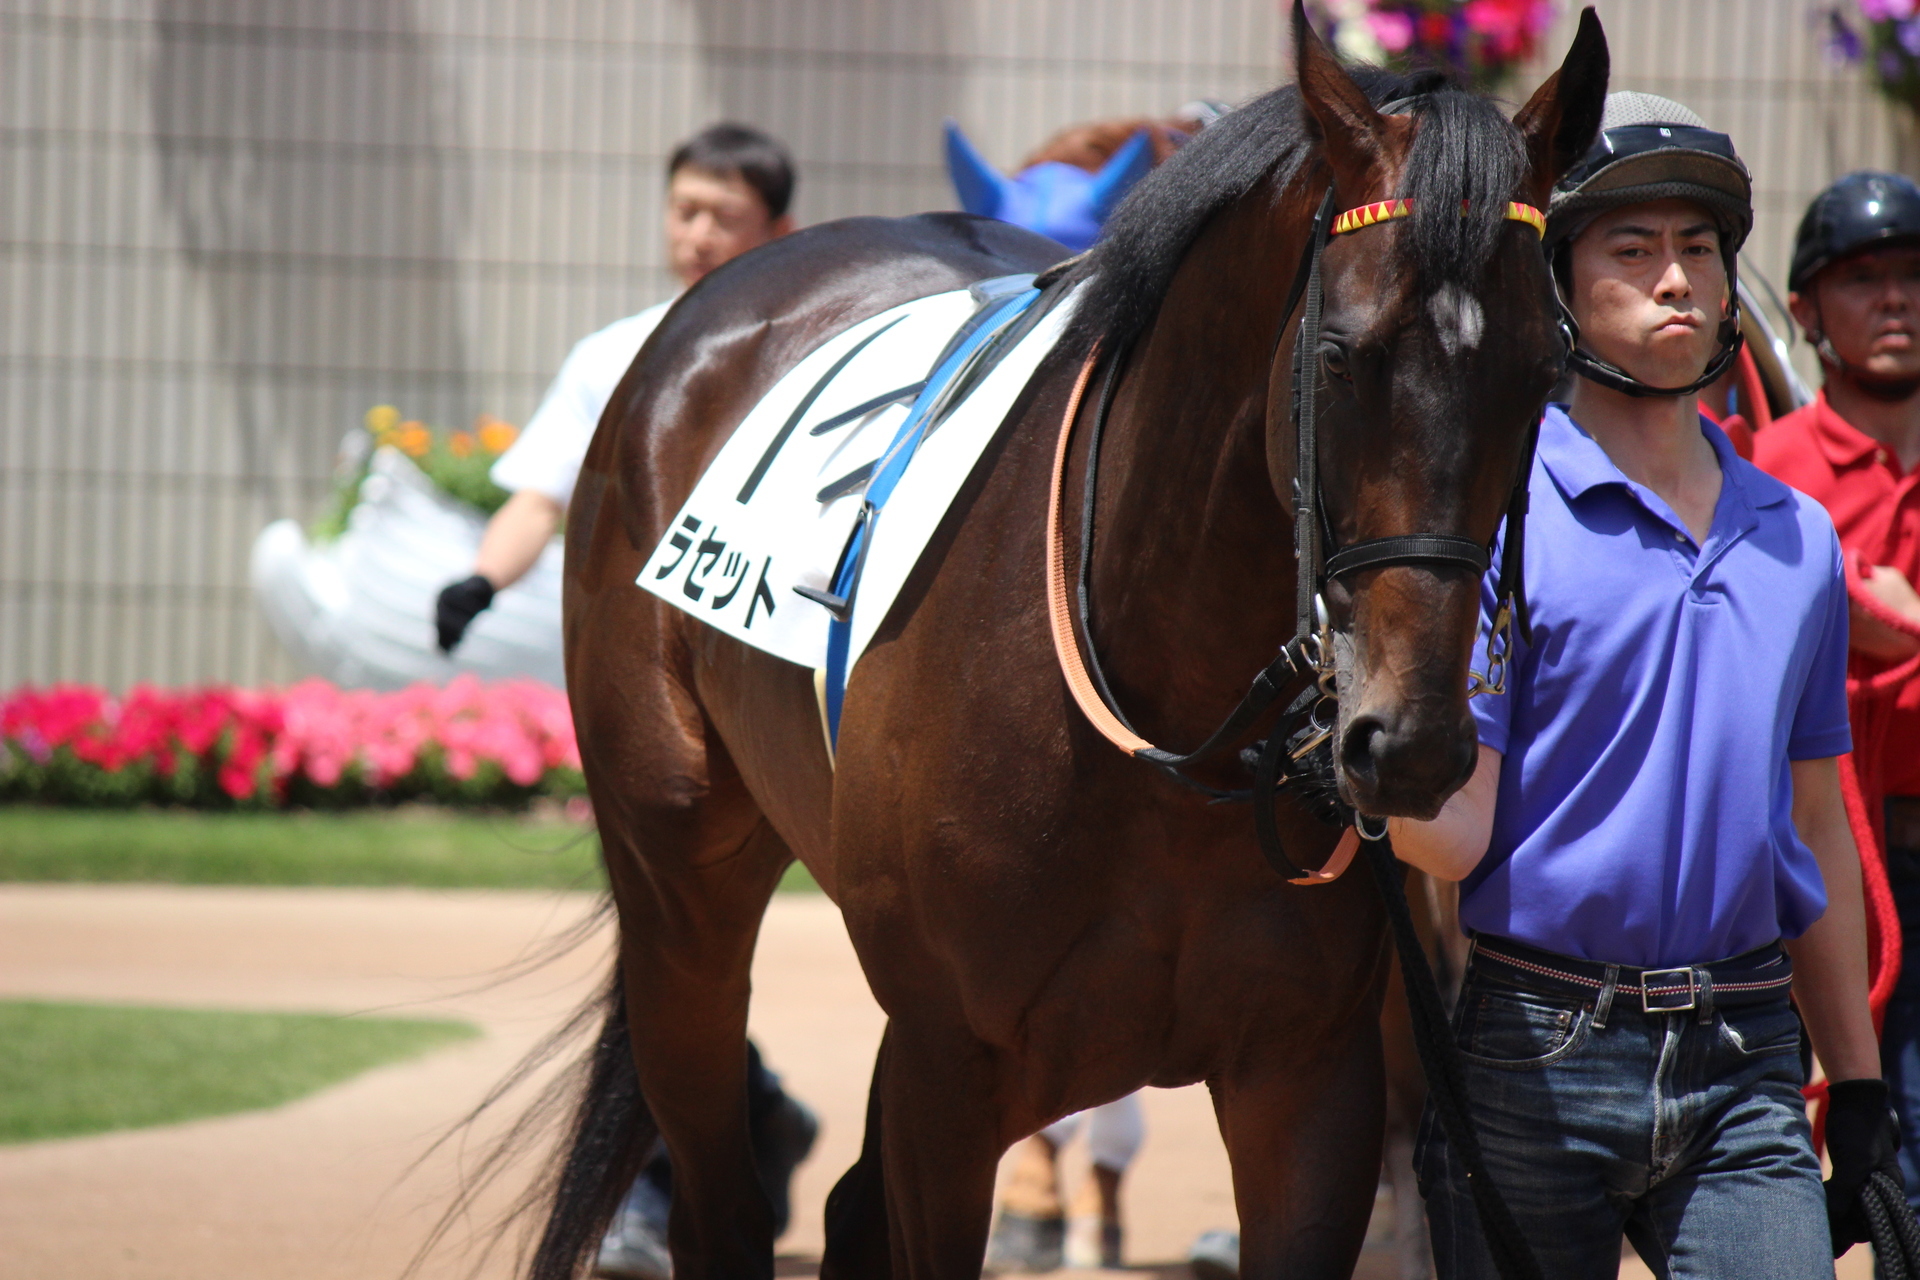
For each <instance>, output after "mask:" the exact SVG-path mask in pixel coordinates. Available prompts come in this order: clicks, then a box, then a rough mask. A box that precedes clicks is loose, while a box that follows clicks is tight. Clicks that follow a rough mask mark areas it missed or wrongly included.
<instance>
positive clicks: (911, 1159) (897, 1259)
mask: <svg viewBox="0 0 1920 1280" xmlns="http://www.w3.org/2000/svg"><path fill="white" fill-rule="evenodd" d="M879 1077H880V1078H879V1079H878V1080H877V1081H876V1083H877V1085H878V1086H879V1088H880V1093H881V1109H882V1111H883V1113H884V1114H885V1117H886V1122H885V1125H884V1127H883V1130H882V1149H883V1151H884V1163H885V1168H886V1178H887V1217H888V1227H889V1236H890V1243H891V1244H892V1254H893V1274H894V1276H895V1277H897V1278H898V1280H978V1277H979V1275H980V1264H981V1259H982V1258H983V1257H984V1256H985V1254H986V1250H987V1230H988V1227H989V1226H990V1224H991V1220H992V1216H993V1177H994V1173H995V1170H996V1169H997V1167H998V1165H999V1163H1000V1153H1001V1152H1002V1151H1004V1150H1005V1149H1006V1142H1005V1141H1004V1140H1003V1139H1002V1138H1001V1136H1000V1128H1001V1117H1000V1109H999V1106H998V1104H997V1102H996V1100H995V1099H996V1069H995V1063H994V1059H993V1052H992V1050H990V1049H988V1048H987V1046H985V1045H983V1044H981V1043H980V1042H979V1041H978V1040H976V1039H974V1038H973V1036H972V1034H971V1033H969V1032H967V1031H965V1030H964V1029H959V1028H944V1027H943V1028H940V1029H938V1030H929V1029H927V1028H924V1027H923V1028H920V1029H918V1030H917V1032H916V1031H914V1030H907V1029H904V1028H903V1027H902V1026H901V1024H900V1023H899V1022H897V1021H896V1022H894V1023H891V1024H890V1025H889V1026H888V1028H887V1044H886V1052H885V1054H884V1055H883V1056H882V1058H881V1063H880V1073H879Z"/></svg>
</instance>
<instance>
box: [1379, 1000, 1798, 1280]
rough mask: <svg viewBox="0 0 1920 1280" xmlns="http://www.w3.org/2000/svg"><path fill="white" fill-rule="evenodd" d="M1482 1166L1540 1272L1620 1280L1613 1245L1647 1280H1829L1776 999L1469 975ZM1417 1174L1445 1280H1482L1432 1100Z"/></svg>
mask: <svg viewBox="0 0 1920 1280" xmlns="http://www.w3.org/2000/svg"><path fill="white" fill-rule="evenodd" d="M1454 1031H1455V1036H1456V1039H1457V1041H1458V1043H1459V1045H1460V1048H1461V1050H1462V1052H1463V1054H1464V1056H1465V1070H1466V1079H1467V1089H1468V1094H1469V1097H1470V1099H1471V1106H1472V1108H1473V1114H1474V1118H1475V1120H1476V1121H1477V1122H1478V1124H1479V1129H1480V1142H1481V1146H1482V1148H1483V1150H1484V1152H1485V1154H1486V1160H1487V1168H1488V1172H1489V1173H1490V1174H1491V1176H1492V1178H1493V1181H1494V1184H1495V1185H1496V1186H1498V1187H1499V1188H1500V1190H1501V1191H1502V1192H1503V1193H1504V1195H1505V1197H1506V1201H1507V1204H1508V1205H1509V1206H1510V1207H1511V1208H1512V1210H1513V1212H1514V1216H1515V1217H1516V1218H1518V1219H1519V1222H1520V1226H1521V1229H1522V1230H1523V1231H1524V1232H1525V1234H1526V1237H1527V1240H1528V1242H1529V1243H1530V1244H1531V1245H1532V1246H1533V1251H1534V1254H1535V1255H1536V1256H1537V1257H1538V1258H1539V1259H1540V1265H1541V1268H1542V1270H1543V1271H1544V1272H1545V1274H1546V1275H1547V1276H1549V1277H1552V1278H1553V1280H1615V1278H1616V1277H1617V1276H1618V1274H1619V1270H1620V1241H1621V1237H1622V1236H1623V1235H1624V1236H1625V1237H1626V1238H1627V1239H1629V1240H1631V1241H1632V1242H1633V1245H1634V1248H1635V1249H1637V1250H1638V1251H1639V1253H1640V1256H1641V1257H1642V1258H1643V1259H1645V1260H1646V1262H1647V1265H1648V1266H1649V1267H1651V1268H1652V1270H1653V1273H1654V1274H1655V1275H1656V1276H1661V1277H1687V1278H1689V1280H1692V1278H1695V1277H1697V1278H1699V1280H1709V1278H1710V1280H1814V1278H1815V1277H1819V1278H1820V1280H1832V1276H1833V1251H1832V1248H1831V1245H1830V1243H1829V1239H1828V1234H1827V1214H1826V1200H1825V1197H1824V1194H1823V1193H1822V1191H1821V1187H1820V1162H1819V1161H1818V1160H1817V1159H1815V1158H1814V1154H1813V1144H1812V1135H1811V1133H1810V1132H1809V1129H1808V1126H1807V1114H1806V1108H1805V1106H1804V1105H1803V1104H1802V1102H1801V1097H1800V1086H1801V1084H1802V1083H1803V1078H1802V1075H1801V1068H1800V1023H1799V1019H1798V1018H1797V1017H1796V1016H1795V1014H1794V1012H1793V1009H1792V1007H1791V1006H1790V1005H1789V1004H1788V1003H1787V1000H1786V998H1785V997H1784V996H1782V997H1779V998H1777V999H1774V1000H1770V1001H1768V1002H1766V1003H1763V1004H1752V1005H1747V1006H1744V1007H1740V1006H1736V1007H1733V1008H1723V1009H1720V1010H1717V1011H1715V1012H1713V1013H1711V1014H1710V1015H1708V1018H1707V1020H1706V1021H1705V1022H1704V1023H1703V1022H1702V1021H1701V1017H1700V1014H1699V1013H1697V1012H1695V1011H1687V1012H1684V1013H1646V1012H1643V1011H1642V1009H1641V1008H1640V1004H1639V1001H1638V1000H1637V999H1633V1000H1616V1001H1614V1003H1613V1006H1612V1008H1611V1010H1610V1011H1609V1012H1608V1015H1607V1017H1606V1025H1605V1026H1597V1025H1595V1022H1594V1002H1593V1001H1591V1000H1588V1001H1586V1002H1584V1003H1583V1002H1582V1001H1580V1000H1579V999H1578V998H1574V997H1558V996H1549V995H1541V994H1536V993H1534V992H1531V991H1526V990H1522V989H1520V988H1518V987H1515V986H1511V985H1508V984H1507V983H1506V982H1504V981H1501V982H1494V981H1492V980H1490V979H1489V978H1488V977H1486V976H1485V975H1482V974H1476V973H1475V972H1474V971H1473V970H1472V969H1469V971H1468V974H1467V982H1466V986H1465V988H1464V990H1463V991H1462V992H1461V996H1460V1005H1459V1008H1458V1010H1457V1012H1456V1015H1455V1019H1454ZM1420 1129H1421V1131H1420V1140H1419V1145H1418V1146H1417V1148H1416V1150H1415V1156H1414V1164H1415V1167H1416V1168H1417V1170H1418V1171H1419V1175H1420V1187H1421V1192H1422V1194H1424V1195H1425V1196H1426V1198H1427V1217H1428V1221H1429V1223H1430V1225H1431V1229H1432V1233H1433V1257H1434V1266H1435V1268H1436V1269H1437V1270H1438V1272H1439V1275H1440V1280H1481V1278H1482V1277H1485V1278H1486V1280H1495V1278H1496V1277H1497V1274H1498V1273H1497V1272H1495V1270H1494V1268H1493V1262H1492V1259H1491V1258H1490V1257H1489V1256H1488V1254H1487V1248H1486V1243H1485V1241H1484V1239H1483V1238H1482V1236H1481V1234H1480V1224H1479V1219H1478V1217H1477V1215H1476V1214H1475V1213H1474V1209H1473V1199H1472V1195H1471V1193H1470V1192H1468V1190H1467V1186H1466V1176H1465V1172H1464V1170H1463V1169H1462V1168H1461V1167H1460V1162H1459V1160H1458V1158H1457V1157H1456V1156H1455V1154H1454V1152H1453V1151H1452V1149H1451V1148H1450V1146H1449V1145H1448V1143H1447V1141H1446V1139H1445V1137H1444V1135H1442V1134H1441V1132H1440V1129H1439V1124H1438V1121H1437V1120H1436V1118H1435V1116H1434V1112H1433V1103H1432V1102H1428V1104H1427V1113H1426V1116H1425V1118H1424V1119H1423V1120H1422V1122H1421V1127H1420Z"/></svg>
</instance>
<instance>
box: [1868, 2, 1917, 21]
mask: <svg viewBox="0 0 1920 1280" xmlns="http://www.w3.org/2000/svg"><path fill="white" fill-rule="evenodd" d="M1917 9H1920V0H1860V13H1861V15H1862V16H1863V17H1865V18H1866V20H1867V21H1868V22H1902V21H1905V20H1906V19H1908V18H1911V17H1913V15H1914V12H1915V10H1917Z"/></svg>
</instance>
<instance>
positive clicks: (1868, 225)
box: [1787, 170, 1920, 293]
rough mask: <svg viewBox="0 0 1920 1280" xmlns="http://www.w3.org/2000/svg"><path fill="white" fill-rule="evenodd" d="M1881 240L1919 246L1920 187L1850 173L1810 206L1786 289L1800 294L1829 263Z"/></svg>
mask: <svg viewBox="0 0 1920 1280" xmlns="http://www.w3.org/2000/svg"><path fill="white" fill-rule="evenodd" d="M1882 240H1920V186H1915V185H1914V183H1913V180H1912V179H1911V178H1908V177H1905V176H1903V175H1901V174H1898V173H1875V172H1873V171H1872V170H1862V171H1860V172H1859V173H1850V174H1848V175H1847V176H1846V177H1844V178H1841V179H1840V180H1839V181H1838V182H1835V183H1834V184H1833V185H1832V186H1830V187H1828V188H1827V189H1826V190H1825V191H1822V192H1821V193H1820V194H1819V195H1817V196H1815V197H1814V198H1813V203H1812V204H1810V205H1808V206H1807V216H1806V217H1804V218H1802V219H1800V230H1799V231H1798V232H1797V233H1796V234H1795V235H1794V237H1793V266H1792V268H1791V269H1790V270H1789V271H1788V272H1787V288H1789V289H1792V290H1793V291H1794V292H1796V293H1798V292H1801V291H1802V290H1804V289H1805V288H1806V287H1807V284H1808V283H1809V282H1810V281H1811V280H1812V279H1813V277H1814V276H1816V275H1818V274H1819V272H1820V270H1821V269H1822V268H1823V267H1825V266H1826V265H1827V264H1828V263H1831V262H1834V261H1836V260H1838V259H1840V258H1844V257H1846V256H1847V255H1848V254H1850V253H1853V252H1855V251H1856V250H1860V249H1865V248H1867V247H1869V246H1870V245H1874V244H1876V243H1877V242H1878V241H1882Z"/></svg>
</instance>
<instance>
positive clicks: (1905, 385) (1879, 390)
mask: <svg viewBox="0 0 1920 1280" xmlns="http://www.w3.org/2000/svg"><path fill="white" fill-rule="evenodd" d="M1807 336H1808V337H1809V338H1812V339H1813V349H1814V350H1815V351H1816V352H1818V353H1819V355H1820V363H1821V365H1822V366H1824V367H1825V369H1826V370H1827V376H1828V377H1838V378H1844V379H1846V380H1847V381H1848V382H1850V383H1852V384H1853V385H1854V386H1855V387H1857V388H1858V389H1859V391H1860V393H1861V394H1862V395H1865V396H1870V397H1872V398H1873V399H1875V400H1880V401H1884V402H1885V403H1887V404H1898V403H1899V402H1900V401H1902V400H1909V399H1912V398H1913V394H1914V393H1915V392H1916V391H1920V374H1915V375H1913V376H1911V377H1906V378H1883V377H1881V376H1880V375H1879V374H1876V373H1869V372H1867V371H1866V370H1865V369H1862V368H1861V367H1860V366H1859V365H1857V364H1848V363H1847V362H1846V361H1845V360H1842V359H1841V358H1840V353H1839V352H1838V351H1835V350H1834V349H1833V343H1832V342H1830V341H1828V339H1827V335H1826V334H1824V333H1810V334H1808V335H1807Z"/></svg>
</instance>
